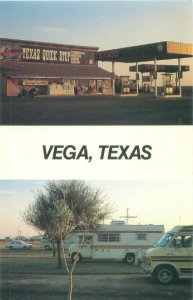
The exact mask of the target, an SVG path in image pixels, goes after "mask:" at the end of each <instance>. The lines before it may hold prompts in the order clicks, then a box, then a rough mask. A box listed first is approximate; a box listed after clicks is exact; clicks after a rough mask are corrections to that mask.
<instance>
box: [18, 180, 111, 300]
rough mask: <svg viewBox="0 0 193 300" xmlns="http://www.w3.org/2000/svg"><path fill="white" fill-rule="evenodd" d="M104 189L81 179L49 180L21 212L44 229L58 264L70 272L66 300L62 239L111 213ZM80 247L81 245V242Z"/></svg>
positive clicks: (25, 219) (70, 279)
mask: <svg viewBox="0 0 193 300" xmlns="http://www.w3.org/2000/svg"><path fill="white" fill-rule="evenodd" d="M111 211H112V210H111V208H110V205H109V204H108V203H106V197H105V196H104V192H103V191H102V190H100V189H98V188H94V187H92V186H91V185H89V184H87V183H85V182H84V181H77V180H67V181H66V180H65V181H48V182H47V183H46V184H45V186H44V187H43V190H38V191H36V192H35V193H34V202H33V203H32V204H30V205H29V207H28V208H27V209H26V210H25V212H24V214H23V219H24V221H25V222H26V223H27V224H28V225H31V226H33V227H35V228H36V229H37V230H39V231H43V232H45V234H47V235H48V236H50V237H51V240H52V242H54V243H56V245H57V257H58V267H59V268H61V267H62V258H61V252H62V254H63V259H64V266H65V269H66V271H67V273H68V275H69V300H71V299H72V274H73V271H74V268H75V265H76V262H77V260H78V258H77V259H76V258H75V260H74V262H73V264H72V265H71V268H70V267H69V265H68V261H67V259H66V255H65V249H64V244H63V240H64V239H66V238H67V237H68V236H69V235H71V234H72V233H73V231H74V230H75V229H76V230H77V229H79V230H80V228H83V229H84V230H85V229H87V230H95V228H96V226H97V224H98V223H99V222H100V221H101V220H104V219H105V217H107V215H109V214H110V213H111ZM80 246H81V245H80Z"/></svg>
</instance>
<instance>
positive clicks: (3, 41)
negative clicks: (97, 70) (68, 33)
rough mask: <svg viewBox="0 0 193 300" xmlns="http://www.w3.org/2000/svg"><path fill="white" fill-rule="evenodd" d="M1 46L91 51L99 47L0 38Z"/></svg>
mask: <svg viewBox="0 0 193 300" xmlns="http://www.w3.org/2000/svg"><path fill="white" fill-rule="evenodd" d="M0 43H1V44H6V45H7V44H19V45H21V46H26V45H28V46H29V45H30V46H33V47H34V46H36V47H37V46H40V47H56V48H58V47H62V48H69V49H70V48H72V49H74V48H78V49H82V50H83V49H86V50H91V51H97V50H98V49H99V47H95V46H81V45H69V44H61V43H50V42H40V41H30V40H19V39H9V38H0Z"/></svg>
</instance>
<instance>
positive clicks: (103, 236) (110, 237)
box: [98, 233, 120, 242]
mask: <svg viewBox="0 0 193 300" xmlns="http://www.w3.org/2000/svg"><path fill="white" fill-rule="evenodd" d="M119 241H120V235H119V233H109V234H108V233H99V234H98V242H119Z"/></svg>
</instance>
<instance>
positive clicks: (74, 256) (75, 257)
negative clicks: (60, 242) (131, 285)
mask: <svg viewBox="0 0 193 300" xmlns="http://www.w3.org/2000/svg"><path fill="white" fill-rule="evenodd" d="M71 258H72V261H73V262H75V261H76V262H80V261H81V259H82V256H81V255H80V253H77V252H74V253H72V255H71Z"/></svg>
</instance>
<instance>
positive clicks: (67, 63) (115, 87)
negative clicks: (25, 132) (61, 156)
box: [0, 0, 193, 126]
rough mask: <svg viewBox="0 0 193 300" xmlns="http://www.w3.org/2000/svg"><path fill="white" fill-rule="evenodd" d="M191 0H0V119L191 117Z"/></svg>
mask: <svg viewBox="0 0 193 300" xmlns="http://www.w3.org/2000/svg"><path fill="white" fill-rule="evenodd" d="M192 6H193V3H192V2H188V1H180V0H178V1H157V0H156V1H155V0H154V1H136V2H133V1H123V2H122V1H78V2H77V1H59V2H54V1H53V2H52V1H40V2H39V1H37V2H36V1H32V2H31V1H29V2H28V1H24V2H20V1H13V2H12V1H4V2H0V125H68V126H69V125H83V126H84V125H192V124H193V115H192V107H193V101H192V100H193V34H192V28H193V19H192Z"/></svg>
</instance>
